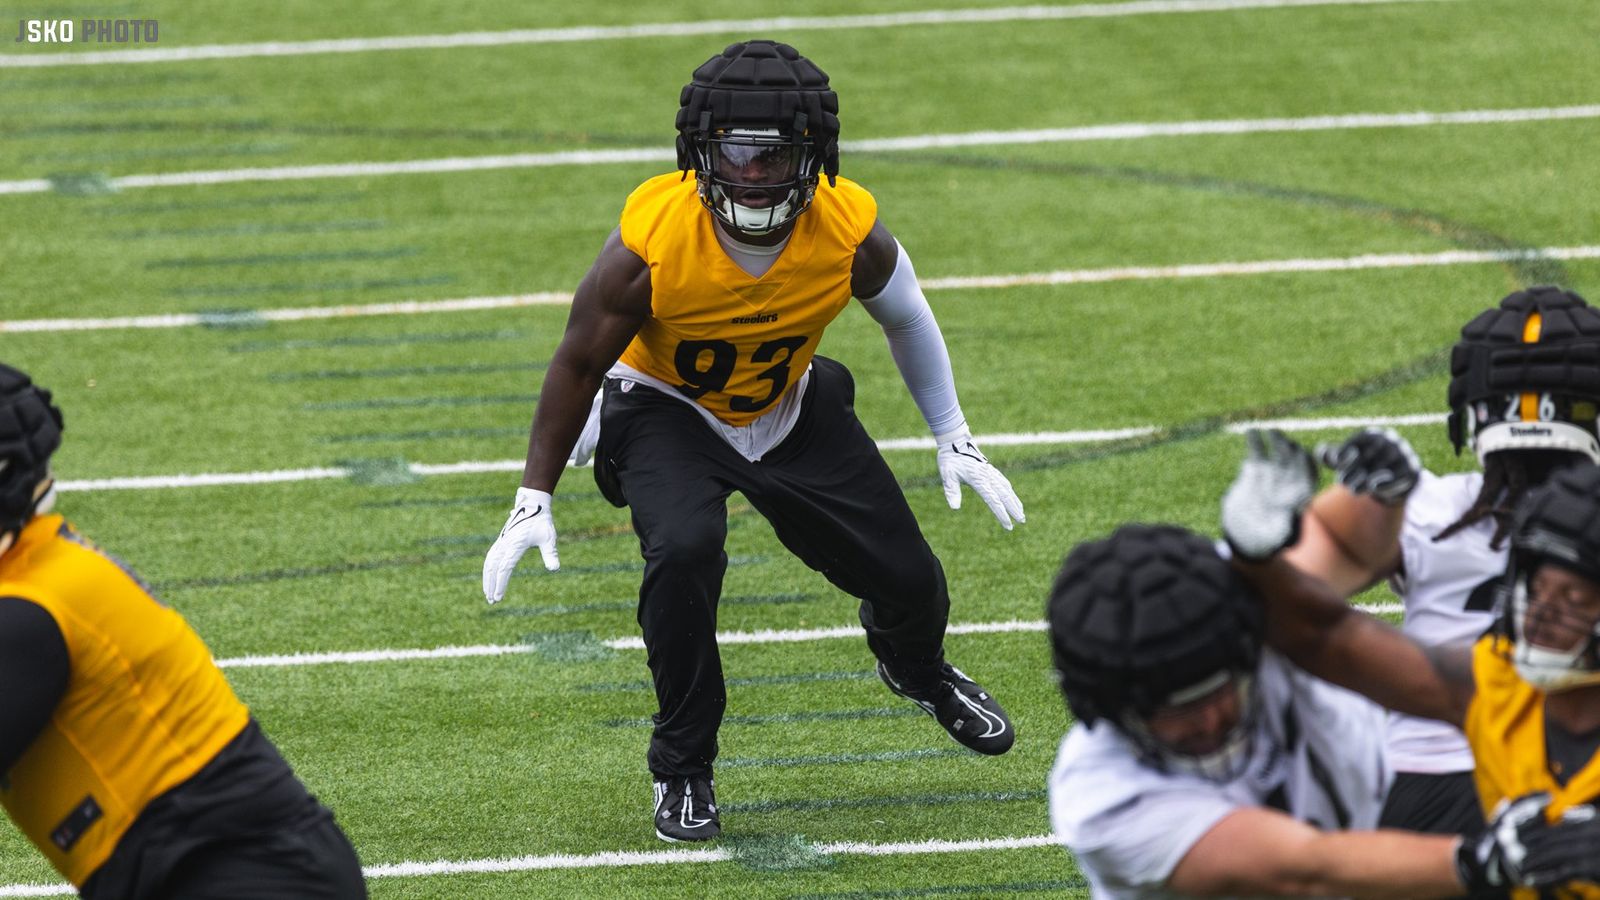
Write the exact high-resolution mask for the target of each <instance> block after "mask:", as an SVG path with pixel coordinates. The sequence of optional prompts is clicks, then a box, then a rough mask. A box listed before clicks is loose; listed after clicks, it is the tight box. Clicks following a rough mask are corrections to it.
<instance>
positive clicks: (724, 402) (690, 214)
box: [621, 172, 878, 426]
mask: <svg viewBox="0 0 1600 900" xmlns="http://www.w3.org/2000/svg"><path fill="white" fill-rule="evenodd" d="M877 218H878V204H877V202H876V201H875V200H873V199H872V195H871V194H869V193H867V191H866V189H864V188H862V187H861V186H860V185H857V184H855V183H854V182H852V181H849V180H848V179H845V178H840V179H838V183H837V185H836V186H830V185H829V184H828V182H827V180H826V179H823V180H822V182H821V183H819V184H818V185H817V192H816V197H815V198H814V199H813V200H812V203H811V208H810V209H808V210H806V211H805V212H803V213H801V214H800V215H799V216H798V217H797V218H796V219H795V226H794V231H793V233H791V234H790V236H789V241H788V243H787V244H786V245H785V246H784V248H783V252H782V253H780V254H779V255H778V258H777V260H776V261H775V262H774V263H773V264H772V268H771V269H769V270H768V271H767V272H766V274H764V275H762V276H761V277H759V278H756V277H752V276H751V275H750V274H748V273H747V272H745V271H744V270H743V269H741V268H740V267H739V264H738V263H736V262H734V261H733V260H732V259H730V258H729V257H728V254H727V253H726V252H725V251H724V250H723V249H722V245H721V244H719V243H718V242H717V235H716V233H715V232H714V231H713V230H712V229H713V227H715V226H714V225H713V219H712V216H711V214H710V213H709V212H708V211H707V210H706V208H705V207H704V206H703V205H701V203H700V197H699V194H698V193H697V190H696V187H695V179H694V173H692V172H691V173H689V174H688V176H687V177H684V176H683V175H682V174H681V173H678V172H674V173H672V174H670V175H661V176H658V177H656V178H652V179H650V180H649V181H646V182H645V183H644V184H642V185H640V186H639V187H638V188H637V189H636V190H635V191H634V192H633V193H632V194H630V195H629V196H628V202H627V204H626V205H625V206H624V207H623V210H622V243H623V244H624V245H625V246H626V247H627V248H628V249H629V250H632V251H633V252H634V253H636V254H638V256H639V258H641V259H643V260H644V261H645V263H646V264H648V265H649V266H650V291H651V297H650V313H651V314H650V317H649V318H648V319H647V320H646V321H645V324H644V327H643V328H641V329H639V333H638V335H636V336H635V337H634V339H633V342H632V343H630V344H629V345H628V348H627V349H626V350H624V351H623V353H622V359H621V361H622V362H623V363H625V364H627V365H629V366H632V367H633V368H634V369H636V370H637V371H639V372H642V373H644V374H646V375H650V376H652V377H655V378H658V379H660V380H662V381H664V382H666V383H667V384H670V385H674V386H676V387H677V389H678V390H679V391H680V392H681V393H683V394H684V395H685V396H687V397H689V398H690V399H691V400H694V401H695V402H696V403H699V404H700V405H701V406H703V407H705V408H706V409H707V410H709V411H710V412H711V414H712V415H714V416H716V417H717V418H718V419H720V420H721V421H723V422H726V423H728V424H729V425H735V426H739V425H748V424H750V423H751V422H753V421H755V420H756V418H757V417H759V416H761V415H762V414H763V413H764V412H766V411H768V410H770V409H772V408H773V406H774V404H776V403H777V402H778V400H779V399H781V398H782V397H783V395H784V394H785V393H787V392H788V391H789V389H790V388H792V387H793V386H794V384H795V382H796V381H797V380H798V379H799V377H800V375H801V373H803V372H805V370H806V366H808V365H810V363H811V357H812V356H813V355H814V354H815V353H816V351H817V343H818V341H819V340H820V339H821V338H822V331H823V329H824V328H826V327H827V326H828V323H830V322H832V321H833V320H834V317H836V316H838V315H839V313H840V312H841V311H843V310H844V308H845V305H846V304H848V303H849V302H850V271H851V268H852V267H853V265H854V263H855V253H856V248H857V247H859V246H860V245H861V242H862V241H863V240H865V239H866V237H867V232H869V231H871V230H872V225H873V223H874V222H876V221H877Z"/></svg>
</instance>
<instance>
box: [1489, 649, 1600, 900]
mask: <svg viewBox="0 0 1600 900" xmlns="http://www.w3.org/2000/svg"><path fill="white" fill-rule="evenodd" d="M1472 677H1473V681H1474V682H1475V684H1476V686H1477V689H1476V692H1475V693H1474V694H1473V697H1472V704H1471V705H1470V706H1468V707H1467V718H1466V722H1465V731H1466V733H1467V742H1468V743H1470V744H1471V745H1472V755H1473V756H1474V757H1475V759H1476V768H1475V769H1474V770H1473V777H1474V780H1475V781H1476V782H1477V785H1478V798H1479V800H1480V801H1481V802H1482V803H1483V811H1484V816H1485V818H1488V817H1490V816H1492V815H1493V813H1494V808H1495V807H1496V806H1497V805H1499V803H1500V801H1501V800H1504V799H1507V798H1511V799H1515V798H1517V797H1521V796H1522V795H1524V794H1529V793H1533V792H1535V791H1548V792H1549V794H1550V796H1551V798H1552V801H1551V803H1550V810H1549V816H1550V818H1551V820H1552V821H1553V820H1555V819H1559V818H1560V817H1561V813H1562V812H1564V811H1566V810H1567V809H1569V808H1571V807H1573V806H1581V805H1583V804H1585V803H1590V802H1593V801H1595V800H1596V799H1600V756H1597V757H1596V758H1594V759H1591V760H1589V762H1588V764H1586V765H1585V766H1584V767H1583V768H1582V769H1580V770H1578V771H1577V772H1574V773H1572V776H1571V777H1570V778H1568V779H1567V783H1566V785H1565V786H1562V785H1561V784H1560V783H1559V782H1557V781H1556V778H1555V776H1554V775H1552V774H1550V760H1549V757H1548V756H1547V755H1546V753H1545V730H1544V729H1545V726H1544V699H1545V694H1544V692H1543V691H1541V690H1539V689H1538V688H1535V687H1534V686H1533V685H1531V684H1528V683H1527V682H1526V681H1523V680H1522V677H1521V676H1520V675H1518V674H1517V670H1516V667H1515V665H1514V664H1513V663H1512V661H1511V642H1510V641H1508V640H1506V639H1505V638H1501V637H1496V636H1494V635H1490V636H1488V637H1484V638H1482V639H1480V640H1479V641H1478V643H1477V645H1476V646H1474V647H1473V648H1472ZM1546 895H1547V896H1553V897H1560V898H1577V897H1582V898H1589V900H1600V887H1597V886H1595V885H1590V884H1573V885H1569V886H1567V887H1564V888H1561V889H1558V890H1556V891H1554V892H1547V894H1546ZM1513 896H1514V897H1517V898H1518V900H1532V898H1534V897H1536V896H1537V894H1536V892H1534V891H1532V890H1519V891H1515V892H1513Z"/></svg>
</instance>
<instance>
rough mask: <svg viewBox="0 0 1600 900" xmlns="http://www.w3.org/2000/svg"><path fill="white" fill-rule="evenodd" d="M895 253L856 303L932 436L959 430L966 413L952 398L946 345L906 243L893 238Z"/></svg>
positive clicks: (953, 389) (953, 384) (953, 390)
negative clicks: (879, 281) (876, 285)
mask: <svg viewBox="0 0 1600 900" xmlns="http://www.w3.org/2000/svg"><path fill="white" fill-rule="evenodd" d="M896 247H897V249H898V250H899V258H898V259H897V260H896V261H895V267H894V274H893V275H891V276H890V277H889V283H888V284H886V285H884V286H883V290H881V291H879V292H878V295H877V296H876V297H863V298H861V305H862V306H864V307H866V309H867V314H868V315H870V316H872V318H873V320H874V321H876V322H877V323H878V324H879V325H880V326H882V328H883V336H884V337H885V338H887V339H888V341H889V353H890V355H892V356H893V357H894V364H895V367H896V368H898V369H899V370H900V377H901V378H903V379H905V383H906V388H907V389H908V390H910V391H911V399H912V400H914V401H916V404H917V409H919V410H921V411H922V418H923V419H924V420H926V421H927V423H928V428H929V429H930V430H931V431H932V432H933V433H934V435H935V436H943V435H949V434H953V433H957V432H961V431H964V430H965V429H966V425H967V418H966V416H963V415H962V414H961V402H960V401H959V400H957V399H956V380H955V375H954V374H952V372H951V371H950V351H949V350H947V349H945V346H944V335H942V334H940V333H939V323H938V322H937V321H935V320H934V318H933V309H932V308H931V307H929V306H928V298H927V297H924V296H923V295H922V286H921V285H919V284H917V272H916V270H915V269H913V268H912V267H911V258H910V257H909V256H907V255H906V248H904V247H900V246H899V244H898V243H897V244H896Z"/></svg>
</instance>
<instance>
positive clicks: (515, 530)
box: [483, 487, 561, 603]
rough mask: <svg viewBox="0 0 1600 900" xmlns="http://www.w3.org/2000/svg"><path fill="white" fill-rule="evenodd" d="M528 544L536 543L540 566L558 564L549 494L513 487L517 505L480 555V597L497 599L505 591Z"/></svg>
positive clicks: (556, 567)
mask: <svg viewBox="0 0 1600 900" xmlns="http://www.w3.org/2000/svg"><path fill="white" fill-rule="evenodd" d="M531 547H538V548H539V553H540V554H541V555H542V556H543V557H544V567H545V568H546V569H548V570H550V571H551V572H554V571H555V570H557V569H559V568H561V557H560V556H559V555H558V554H557V553H556V520H555V519H554V518H552V517H551V516H550V495H549V494H547V493H545V492H544V491H536V490H534V489H533V488H525V487H519V488H517V505H516V506H514V507H513V508H512V510H511V515H510V517H508V518H507V519H506V527H504V528H502V529H500V537H498V538H496V539H495V542H494V546H492V547H490V548H489V554H488V555H487V556H485V557H484V558H483V598H484V599H485V600H488V601H489V602H490V603H499V602H500V601H501V600H502V599H504V597H505V595H506V582H508V581H510V580H511V570H512V569H515V568H516V567H517V561H518V560H520V559H522V554H524V553H527V552H528V549H529V548H531Z"/></svg>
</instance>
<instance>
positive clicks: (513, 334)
mask: <svg viewBox="0 0 1600 900" xmlns="http://www.w3.org/2000/svg"><path fill="white" fill-rule="evenodd" d="M531 337H533V333H532V332H529V331H518V330H516V329H514V328H499V329H496V330H494V331H440V332H432V333H427V334H422V333H419V334H396V335H391V336H389V337H337V338H298V339H294V340H284V341H248V342H246V343H243V344H234V345H233V346H231V347H229V348H228V350H229V351H230V352H233V353H260V352H263V351H268V350H273V351H276V350H334V349H340V348H344V347H405V346H409V345H411V344H465V343H476V342H479V341H515V340H522V339H524V338H531ZM447 399H448V398H447ZM517 399H521V400H527V401H529V402H532V401H533V399H534V398H533V396H532V395H528V396H525V397H519V398H517ZM407 401H409V402H407ZM350 402H367V403H374V404H379V405H383V406H406V405H411V404H413V403H421V404H426V403H427V402H428V401H427V400H425V399H424V400H418V399H417V398H414V397H403V398H392V399H380V400H369V401H350ZM301 408H302V409H354V408H356V407H350V406H342V405H341V406H333V405H330V404H325V403H306V404H303V405H302V406H301ZM373 408H376V407H373Z"/></svg>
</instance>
